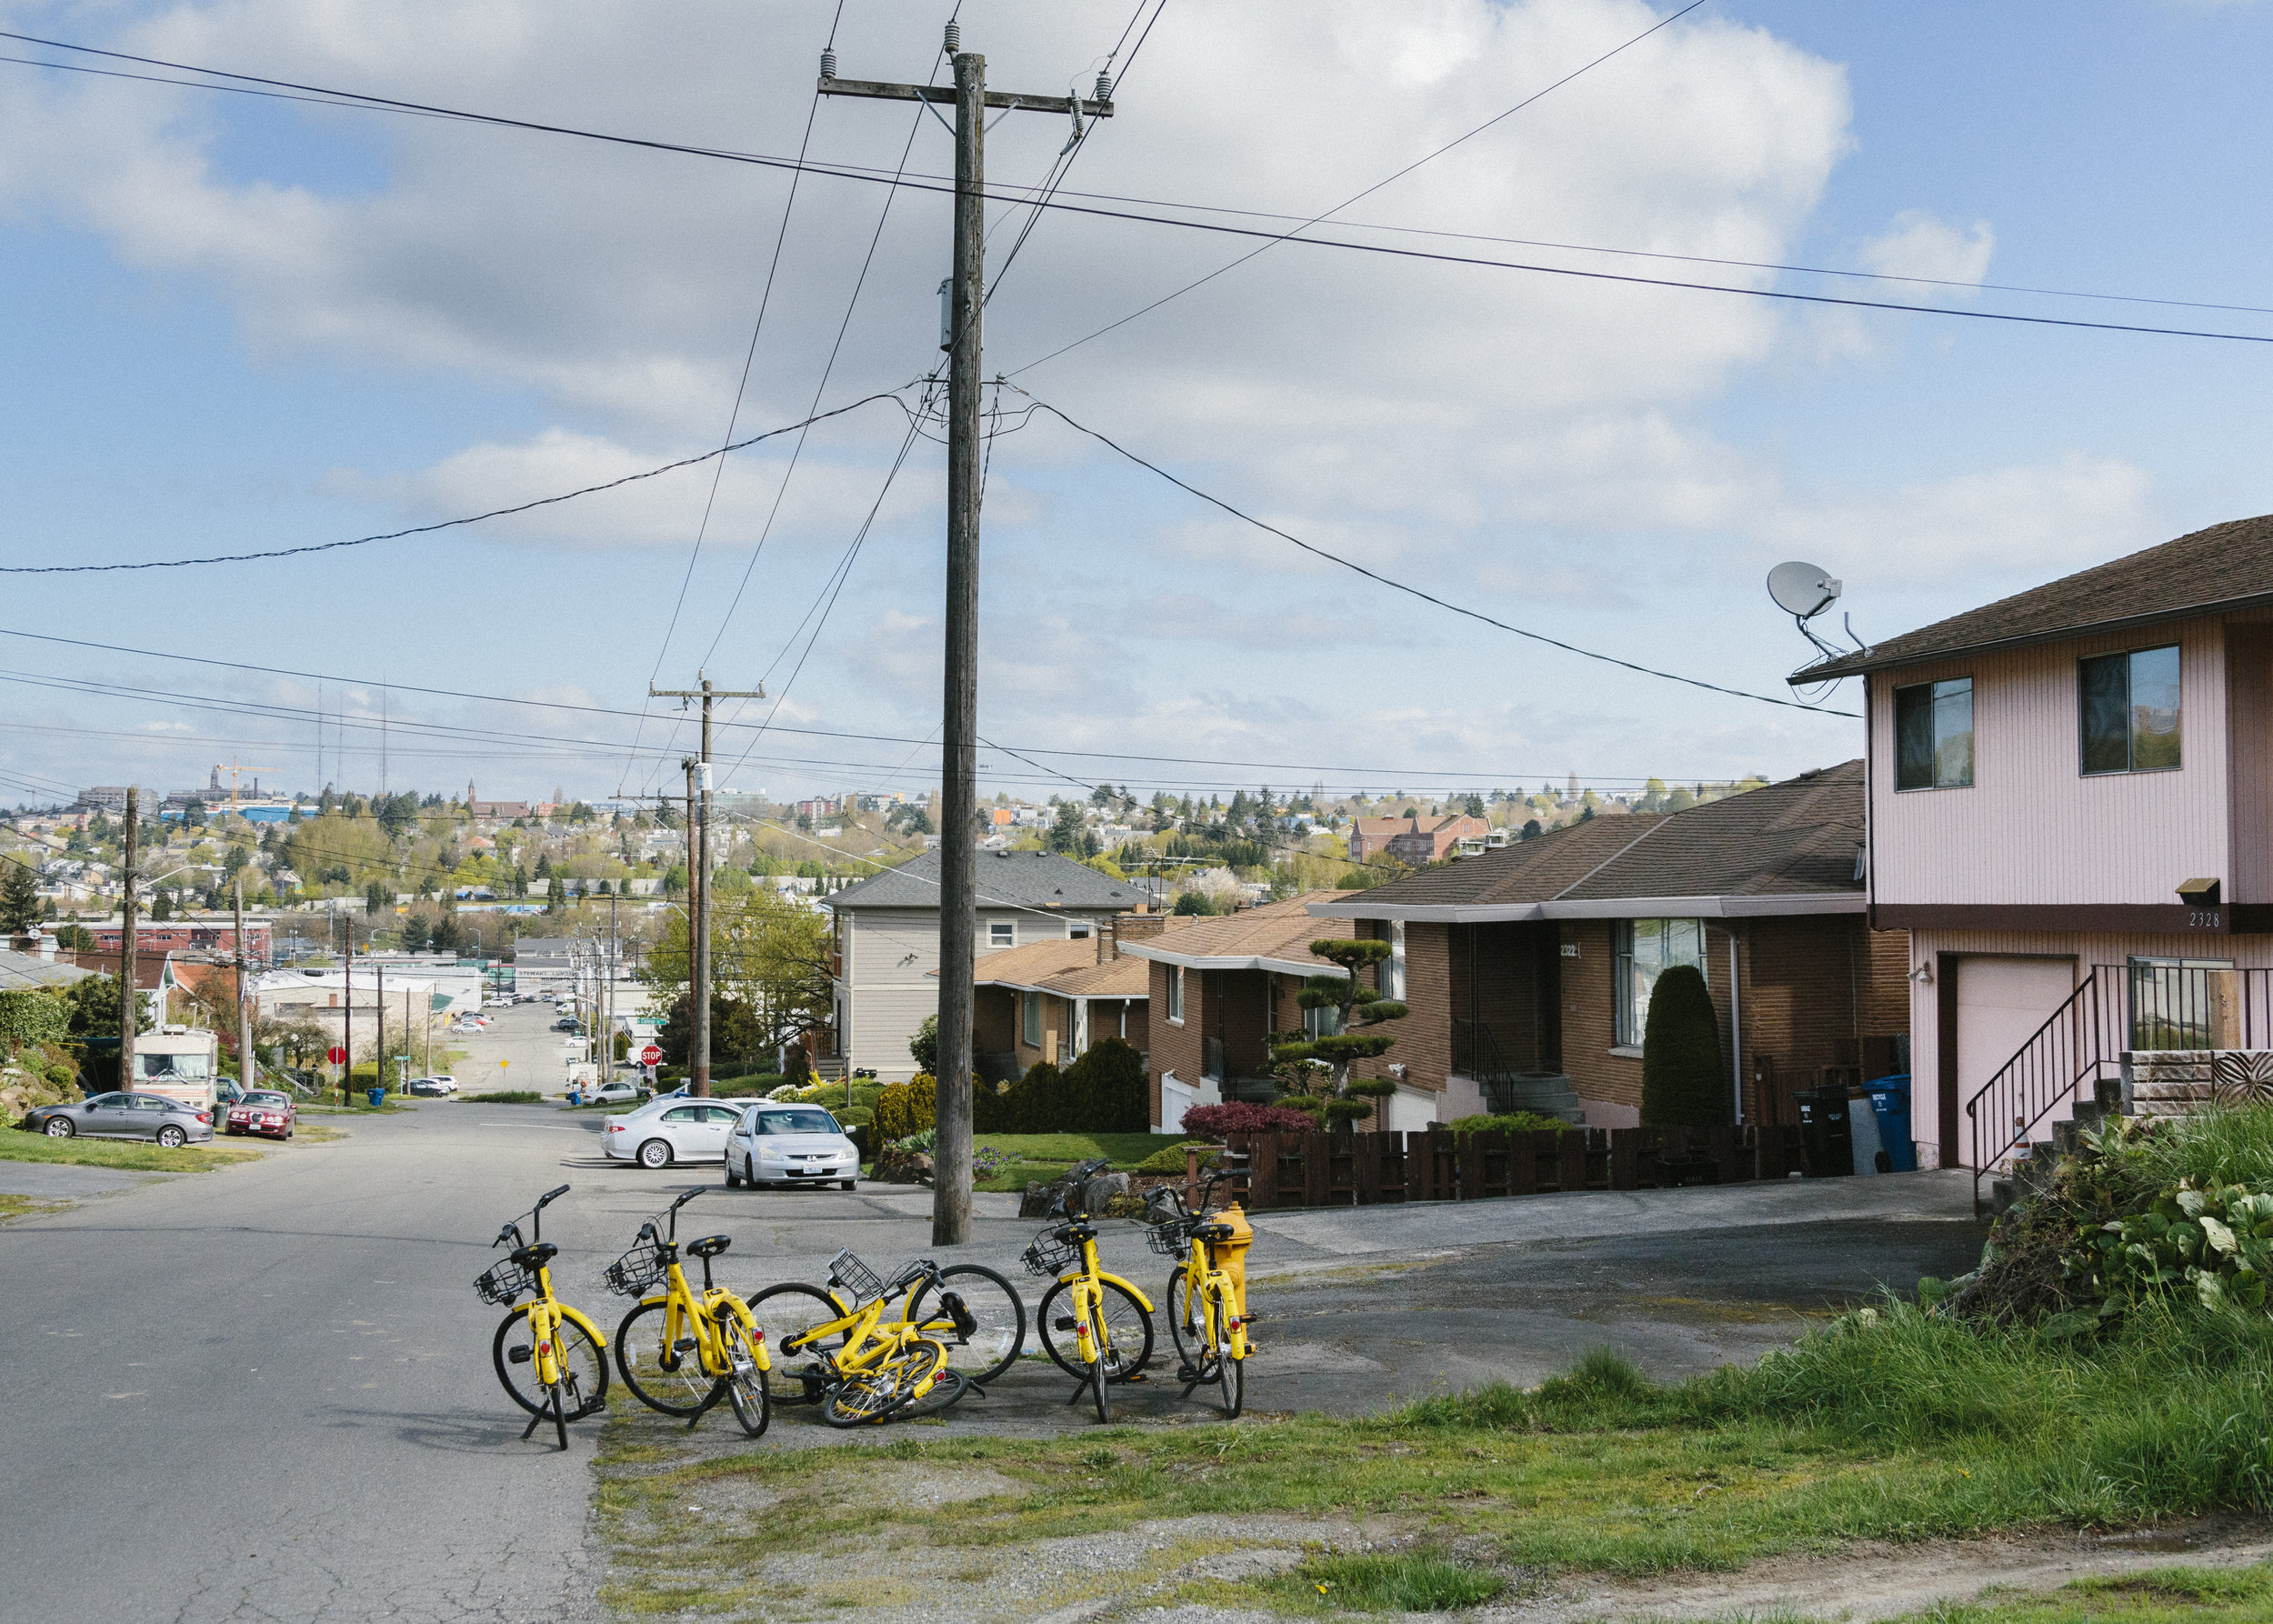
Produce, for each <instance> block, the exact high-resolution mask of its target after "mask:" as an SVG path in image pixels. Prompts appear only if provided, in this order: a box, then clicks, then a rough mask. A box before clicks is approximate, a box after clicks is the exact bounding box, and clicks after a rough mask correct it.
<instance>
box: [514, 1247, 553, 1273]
mask: <svg viewBox="0 0 2273 1624" xmlns="http://www.w3.org/2000/svg"><path fill="white" fill-rule="evenodd" d="M558 1256H560V1248H558V1247H556V1246H555V1245H554V1244H553V1243H552V1242H551V1241H549V1240H540V1241H538V1242H537V1243H536V1245H535V1246H526V1247H523V1248H521V1249H520V1250H518V1251H516V1252H515V1253H514V1254H513V1260H514V1261H515V1262H516V1263H518V1264H519V1265H520V1266H521V1267H522V1268H543V1267H544V1266H545V1265H546V1264H547V1263H550V1262H551V1261H552V1260H553V1259H554V1258H557V1257H558Z"/></svg>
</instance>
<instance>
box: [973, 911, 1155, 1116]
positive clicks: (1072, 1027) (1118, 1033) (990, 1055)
mask: <svg viewBox="0 0 2273 1624" xmlns="http://www.w3.org/2000/svg"><path fill="white" fill-rule="evenodd" d="M1166 924H1167V918H1166V917H1164V916H1162V915H1159V914H1123V915H1121V916H1120V917H1118V918H1116V919H1111V920H1106V921H1103V922H1101V923H1100V924H1099V926H1098V927H1097V928H1096V932H1095V933H1094V934H1093V935H1092V936H1091V937H1088V938H1087V939H1086V940H1085V939H1082V938H1079V937H1075V938H1071V939H1068V940H1066V941H1058V942H1048V941H1045V942H1036V943H1034V944H1033V945H1032V946H1030V947H1011V948H1007V949H1006V950H1004V951H1003V952H1000V953H993V954H989V955H988V956H987V957H986V958H984V959H982V960H981V961H980V962H979V965H978V968H977V974H976V977H975V978H974V979H975V981H976V986H975V987H974V989H973V997H972V1001H971V1052H972V1055H973V1056H974V1064H975V1066H976V1069H977V1071H978V1072H979V1074H980V1075H981V1076H983V1077H987V1078H994V1079H996V1080H1000V1079H1002V1078H1010V1077H1016V1076H1022V1075H1024V1073H1025V1072H1026V1068H1028V1067H1029V1066H1033V1065H1036V1064H1037V1063H1038V1062H1041V1061H1044V1060H1046V1061H1048V1062H1049V1063H1050V1064H1051V1065H1053V1066H1065V1065H1068V1064H1070V1063H1071V1062H1072V1061H1073V1060H1074V1059H1075V1058H1076V1057H1078V1056H1079V1055H1080V1054H1081V1053H1082V1052H1083V1051H1084V1050H1086V1048H1089V1046H1090V1045H1091V1044H1093V1043H1095V1042H1096V1040H1097V1039H1099V1038H1125V1039H1126V1040H1127V1041H1128V1042H1129V1043H1130V1044H1132V1045H1134V1046H1135V1047H1136V1050H1137V1052H1138V1053H1140V1054H1141V1053H1143V1052H1144V1051H1145V1050H1146V1049H1147V1048H1148V1047H1149V1046H1150V1042H1151V1038H1150V1032H1149V1023H1148V1017H1147V1009H1148V1007H1149V999H1150V996H1151V977H1150V975H1149V973H1148V972H1149V971H1150V969H1151V966H1150V965H1149V964H1147V962H1146V961H1145V960H1143V959H1141V958H1128V957H1123V956H1122V954H1121V951H1120V943H1121V941H1122V940H1123V939H1124V938H1125V937H1126V938H1134V937H1138V936H1141V935H1147V934H1150V933H1153V932H1156V931H1157V929H1158V928H1159V927H1162V926H1164V925H1166Z"/></svg>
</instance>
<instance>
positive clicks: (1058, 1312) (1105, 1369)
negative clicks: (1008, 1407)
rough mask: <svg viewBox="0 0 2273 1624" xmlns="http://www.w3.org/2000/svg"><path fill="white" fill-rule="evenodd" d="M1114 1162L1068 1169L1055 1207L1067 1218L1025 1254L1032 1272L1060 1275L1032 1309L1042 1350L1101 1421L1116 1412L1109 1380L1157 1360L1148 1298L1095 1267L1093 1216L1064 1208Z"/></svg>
mask: <svg viewBox="0 0 2273 1624" xmlns="http://www.w3.org/2000/svg"><path fill="white" fill-rule="evenodd" d="M1110 1165H1111V1164H1110V1163H1109V1162H1108V1161H1107V1160H1106V1158H1098V1159H1097V1160H1096V1161H1086V1162H1083V1163H1081V1164H1080V1165H1079V1166H1077V1167H1075V1168H1070V1169H1069V1170H1068V1171H1067V1173H1066V1195H1065V1196H1061V1197H1059V1198H1058V1200H1057V1203H1056V1206H1055V1207H1053V1208H1051V1211H1050V1216H1051V1217H1052V1218H1059V1219H1062V1220H1063V1221H1062V1222H1059V1223H1055V1224H1052V1225H1051V1226H1050V1227H1049V1228H1046V1229H1044V1230H1043V1231H1042V1232H1041V1233H1040V1234H1038V1235H1036V1237H1035V1238H1034V1243H1033V1244H1032V1245H1031V1246H1029V1247H1027V1248H1026V1253H1025V1257H1024V1258H1023V1259H1022V1260H1023V1261H1024V1262H1025V1264H1026V1271H1027V1272H1028V1273H1029V1274H1034V1275H1038V1276H1040V1277H1042V1278H1045V1279H1046V1278H1048V1277H1050V1276H1051V1275H1056V1277H1057V1283H1056V1285H1054V1286H1052V1287H1051V1288H1049V1289H1048V1290H1047V1291H1046V1292H1045V1293H1043V1296H1042V1304H1041V1307H1040V1308H1037V1309H1036V1310H1035V1316H1034V1318H1035V1328H1036V1329H1037V1330H1038V1331H1039V1332H1040V1333H1041V1338H1042V1348H1043V1351H1045V1352H1046V1353H1047V1354H1048V1355H1049V1356H1050V1358H1051V1360H1052V1361H1053V1362H1054V1363H1056V1366H1057V1368H1059V1369H1061V1370H1063V1371H1065V1372H1066V1375H1068V1376H1070V1377H1072V1378H1074V1379H1075V1380H1076V1382H1078V1383H1080V1384H1081V1385H1080V1386H1078V1387H1076V1388H1075V1389H1074V1394H1073V1397H1072V1398H1068V1399H1067V1400H1066V1402H1067V1403H1068V1404H1077V1403H1079V1402H1080V1401H1081V1396H1082V1394H1084V1393H1085V1392H1086V1393H1087V1394H1088V1395H1089V1396H1090V1398H1092V1400H1093V1401H1094V1402H1095V1403H1096V1409H1097V1419H1098V1420H1100V1421H1110V1420H1111V1419H1112V1418H1113V1400H1112V1398H1111V1397H1110V1395H1109V1393H1108V1391H1107V1389H1108V1387H1109V1386H1110V1384H1112V1383H1115V1382H1123V1381H1136V1380H1141V1379H1142V1372H1143V1370H1144V1368H1145V1367H1146V1366H1147V1364H1149V1363H1150V1362H1151V1360H1152V1302H1151V1299H1150V1298H1147V1297H1146V1296H1145V1294H1144V1293H1143V1292H1142V1291H1141V1290H1139V1289H1137V1288H1136V1286H1135V1285H1133V1284H1131V1283H1130V1282H1129V1281H1127V1280H1125V1279H1123V1278H1121V1277H1120V1276H1118V1275H1116V1274H1108V1273H1106V1270H1105V1269H1103V1268H1100V1267H1099V1266H1098V1264H1097V1227H1096V1223H1094V1222H1093V1221H1092V1220H1091V1219H1090V1218H1089V1216H1088V1214H1087V1213H1086V1211H1079V1210H1076V1211H1068V1209H1067V1208H1068V1202H1070V1203H1071V1204H1072V1206H1073V1207H1075V1208H1079V1207H1081V1206H1082V1205H1083V1203H1082V1200H1081V1195H1080V1192H1081V1191H1082V1189H1083V1188H1085V1186H1086V1182H1087V1180H1088V1179H1089V1178H1092V1177H1094V1176H1095V1175H1096V1174H1097V1173H1099V1172H1102V1171H1103V1170H1104V1169H1105V1168H1106V1167H1108V1166H1110ZM1068 1332H1070V1333H1071V1335H1070V1336H1069V1335H1067V1333H1068Z"/></svg>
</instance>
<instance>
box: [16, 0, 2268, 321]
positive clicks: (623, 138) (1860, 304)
mask: <svg viewBox="0 0 2273 1624" xmlns="http://www.w3.org/2000/svg"><path fill="white" fill-rule="evenodd" d="M1676 15H1678V14H1676ZM1667 20H1668V21H1669V20H1671V19H1667ZM1637 37H1640V36H1637ZM0 39H15V40H21V41H25V43H28V44H32V45H45V46H49V47H51V48H54V49H56V50H65V51H77V52H83V53H86V54H89V55H98V56H105V57H109V58H113V59H116V60H122V61H129V62H137V63H142V64H144V65H151V66H158V67H169V68H174V69H176V70H178V71H181V72H184V73H195V74H206V75H214V76H215V77H225V78H232V79H240V80H244V81H246V82H248V83H250V84H255V85H278V86H283V87H285V88H287V89H292V90H301V91H310V92H313V93H315V94H316V95H319V96H324V97H329V98H332V99H331V100H330V102H329V105H334V106H341V107H353V108H358V109H361V110H364V111H368V112H398V113H415V114H418V115H426V116H436V117H443V118H449V119H456V120H458V121H460V122H464V123H470V124H486V125H496V126H499V127H502V128H507V129H519V130H526V131H531V132H535V133H537V134H543V135H567V136H572V137H575V138H576V139H579V140H589V141H598V142H603V143H606V144H608V145H620V146H633V147H639V148H643V149H646V150H649V151H655V152H667V153H675V154H680V155H687V156H693V157H706V158H716V159H721V160H724V161H726V162H729V163H736V164H747V165H756V166H758V167H763V168H773V169H785V170H786V169H793V168H802V169H804V170H805V171H806V172H807V173H810V174H816V175H831V176H834V177H836V178H837V179H840V180H856V181H863V182H866V183H869V184H872V185H876V184H880V185H891V186H896V187H901V188H906V189H912V190H916V191H927V192H936V193H943V194H952V193H953V192H954V190H955V186H954V183H953V182H952V181H946V180H940V179H937V178H936V177H924V178H916V177H911V176H908V175H886V173H884V172H883V171H882V170H876V169H870V168H868V167H866V166H864V165H850V164H825V163H816V162H813V161H810V160H808V161H806V163H804V164H802V165H799V164H798V163H797V162H796V160H795V159H790V158H784V157H776V156H772V155H766V154H759V153H746V152H736V151H732V150H729V149H726V148H721V147H708V146H696V145H690V144H687V143H683V142H673V141H662V140H655V139H649V138H646V137H641V136H633V135H607V134H605V133H602V132H599V131H594V130H584V129H578V128H576V127H574V126H571V125H556V124H546V123H542V122H539V121H536V120H532V119H520V118H508V117H505V116H502V115H496V114H483V113H469V112H465V111H462V110H459V109H455V108H447V107H438V106H434V105H428V104H425V103H418V102H409V101H404V100H400V99H398V98H394V97H386V96H375V95H366V94H365V93H362V92H356V91H341V90H325V89H324V88H323V87H321V86H315V85H297V84H295V83H294V82H292V81H289V80H281V79H265V78H260V77H258V76H256V75H245V74H232V73H228V72H227V71H226V70H224V69H220V68H205V67H197V66H195V65H189V64H185V63H174V62H167V61H164V60H162V59H160V58H156V57H146V56H135V55H128V54H126V53H124V52H117V51H105V50H101V49H98V48H97V47H95V46H92V45H72V44H69V43H67V42H65V41H61V40H50V39H44V38H40V37H38V36H35V35H25V34H15V33H10V32H8V31H5V30H0ZM1629 43H1630V42H1629ZM0 60H10V61H14V60H20V59H16V58H5V59H0ZM33 65H35V66H40V67H55V68H65V69H69V68H70V65H68V64H63V63H35V64H33ZM1580 71H1584V70H1580ZM122 76H127V75H122ZM160 82H161V83H166V84H175V85H182V86H183V87H185V88H189V89H212V90H225V89H232V88H234V86H229V85H204V84H200V83H196V82H194V81H188V80H165V81H160ZM1542 94H1544V93H1542ZM288 99H299V98H297V97H294V98H288ZM1511 110H1512V109H1511ZM1422 161H1424V162H1425V161H1426V160H1425V159H1424V160H1422ZM984 195H986V197H987V198H988V199H989V200H993V201H1001V202H1005V203H1007V204H1009V205H1011V206H1027V205H1029V203H1030V202H1031V200H1030V199H1029V198H1026V197H1022V196H1017V195H1011V194H1006V193H999V192H995V191H991V190H990V191H986V192H985V193H984ZM1039 206H1040V207H1044V208H1050V209H1056V210H1058V211H1060V212H1063V213H1069V214H1078V215H1086V216H1093V217H1096V218H1099V219H1110V220H1123V221H1128V222H1132V223H1135V224H1140V225H1153V226H1180V227H1182V228H1184V229H1186V230H1192V231H1207V232H1214V233H1217V235H1222V236H1244V237H1251V238H1259V239H1262V240H1263V241H1265V242H1266V243H1279V242H1287V243H1296V244H1300V245H1303V246H1310V247H1321V248H1339V249H1342V250H1345V251H1347V252H1355V253H1366V254H1377V255H1384V256H1390V257H1395V258H1408V259H1417V260H1424V261H1434V262H1437V263H1441V264H1448V265H1466V266H1475V267H1477V268H1482V269H1495V270H1507V271H1518V272H1524V273H1527V274H1530V275H1535V276H1572V277H1577V278H1580V279H1583V280H1588V281H1599V282H1612V283H1623V284H1627V285H1631V286H1646V287H1666V288H1674V289H1680V290H1686V291H1689V292H1696V293H1717V294H1729V295H1736V296H1742V297H1746V298H1757V299H1777V300H1785V301H1790V302H1795V303H1799V304H1813V305H1833V306H1846V307H1848V308H1854V309H1864V310H1886V311H1892V312H1895V313H1898V314H1904V315H1911V316H1956V317H1959V318H1962V319H1965V320H1970V321H1992V322H1996V321H2001V322H2012V323H2018V324H2020V325H2023V326H2051V327H2067V328H2073V329H2077V330H2080V331H2087V332H2102V333H2131V334H2138V335H2142V336H2152V337H2167V338H2204V339H2213V340H2218V341H2220V342H2225V343H2234V344H2273V335H2268V334H2259V333H2230V332H2224V331H2218V330H2212V329H2206V328H2195V327H2163V326H2148V325H2144V324H2136V323H2122V322H2095V321H2084V320H2080V319H2076V318H2070V317H2062V316H2024V315H2018V314H2016V313H2013V312H2008V311H1994V310H1966V309H1959V308H1957V307H1955V306H1944V305H1921V304H1916V303H1903V302H1899V301H1894V300H1877V299H1852V298H1839V297H1835V296H1829V295H1824V294H1805V293H1797V292H1792V291H1787V290H1784V289H1777V288H1755V287H1731V286H1727V285H1725V284H1721V283H1711V282H1687V281H1682V280H1679V279H1677V278H1671V277H1651V276H1621V275H1617V274H1615V273H1610V272H1604V271H1584V270H1577V269H1574V268H1572V267H1568V266H1545V265H1533V264H1527V263H1523V262H1520V261H1511V260H1498V259H1487V258H1481V257H1476V256H1460V255H1449V254H1431V253H1426V252H1423V251H1420V250H1417V249H1410V248H1397V247H1392V246H1387V245H1383V244H1374V243H1357V242H1350V241H1347V240H1346V239H1342V238H1336V237H1319V236H1295V235H1294V234H1292V233H1290V232H1277V231H1264V230H1259V229H1250V228H1242V227H1238V226H1224V225H1217V224H1211V223H1209V222H1206V221H1197V220H1180V219H1175V218H1170V217H1167V216H1158V215H1149V214H1142V213H1138V212H1136V211H1133V210H1128V209H1109V208H1101V207H1096V206H1087V205H1082V204H1076V203H1068V202H1066V201H1065V200H1064V199H1063V197H1056V198H1052V199H1050V200H1048V201H1046V202H1045V203H1042V204H1040V205H1039ZM1166 206H1171V207H1184V206H1185V205H1166ZM1192 207H1199V206H1192ZM1611 251H1612V252H1617V250H1611ZM1764 268H1765V267H1764ZM1906 280H1908V279H1907V278H1906ZM1966 286H1975V285H1972V284H1968V285H1966ZM2032 291H2040V290H2032ZM2068 296H2073V297H2108V298H2115V297H2122V296H2116V295H2104V296H2103V295H2091V294H2076V295H2068ZM2141 302H2152V303H2164V304H2171V305H2178V306H2192V307H2204V308H2212V309H2254V308H2255V307H2253V306H2204V305H2200V304H2199V303H2198V302H2196V301H2180V300H2157V301H2141ZM1082 342H1086V340H1083V341H1082ZM1050 358H1052V357H1050V356H1043V357H1041V360H1048V359H1050ZM1041 360H1037V361H1034V362H1029V363H1028V364H1027V365H1028V366H1039V365H1040V364H1041Z"/></svg>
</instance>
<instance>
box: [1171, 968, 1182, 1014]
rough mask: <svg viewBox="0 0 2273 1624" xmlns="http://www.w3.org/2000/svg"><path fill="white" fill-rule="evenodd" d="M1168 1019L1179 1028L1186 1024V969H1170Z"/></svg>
mask: <svg viewBox="0 0 2273 1624" xmlns="http://www.w3.org/2000/svg"><path fill="white" fill-rule="evenodd" d="M1168 1018H1169V1019H1170V1020H1172V1021H1174V1022H1176V1024H1177V1026H1179V1027H1180V1026H1182V1025H1183V1024H1184V967H1183V966H1182V965H1180V964H1172V965H1170V966H1169V967H1168Z"/></svg>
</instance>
